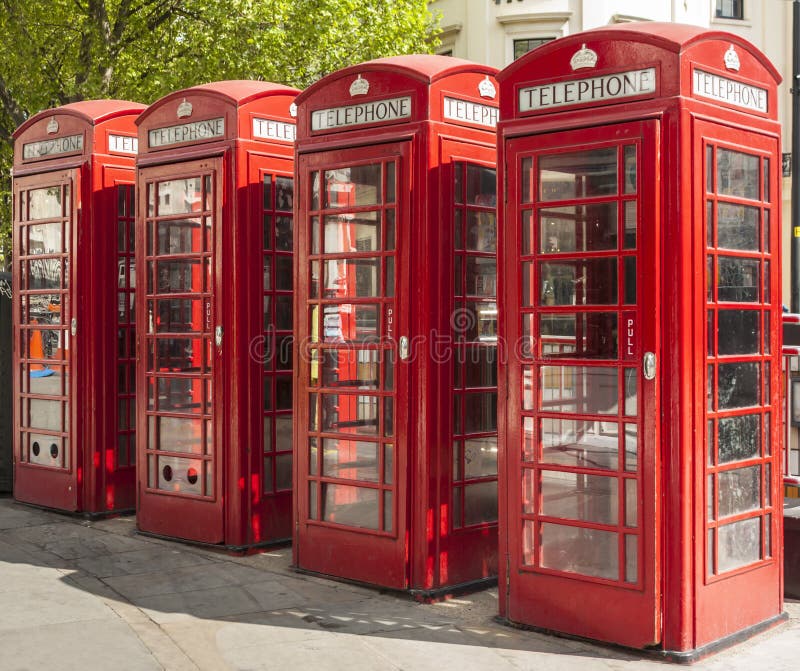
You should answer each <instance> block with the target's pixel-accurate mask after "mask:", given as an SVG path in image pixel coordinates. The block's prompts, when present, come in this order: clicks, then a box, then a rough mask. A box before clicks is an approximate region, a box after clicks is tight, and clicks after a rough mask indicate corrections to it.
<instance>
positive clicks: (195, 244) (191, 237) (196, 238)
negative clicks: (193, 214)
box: [156, 217, 203, 254]
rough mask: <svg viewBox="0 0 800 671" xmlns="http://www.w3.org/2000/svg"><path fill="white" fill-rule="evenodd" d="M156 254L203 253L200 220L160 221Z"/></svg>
mask: <svg viewBox="0 0 800 671" xmlns="http://www.w3.org/2000/svg"><path fill="white" fill-rule="evenodd" d="M156 226H157V231H158V242H157V250H156V254H199V253H200V252H202V251H203V236H202V229H201V224H200V218H199V217H198V218H194V219H178V220H172V221H159V222H157V224H156Z"/></svg>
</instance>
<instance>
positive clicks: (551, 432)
mask: <svg viewBox="0 0 800 671" xmlns="http://www.w3.org/2000/svg"><path fill="white" fill-rule="evenodd" d="M617 426H618V425H617V424H616V422H584V421H581V420H575V419H551V418H543V419H542V420H541V425H540V428H541V430H540V436H541V442H542V462H543V463H546V464H558V465H561V466H576V467H580V468H607V469H611V470H614V469H616V468H617V461H618V454H619V431H618V428H617ZM631 426H634V427H635V426H636V425H635V424H634V425H631ZM634 437H635V434H634ZM634 447H635V446H634ZM634 464H635V453H634Z"/></svg>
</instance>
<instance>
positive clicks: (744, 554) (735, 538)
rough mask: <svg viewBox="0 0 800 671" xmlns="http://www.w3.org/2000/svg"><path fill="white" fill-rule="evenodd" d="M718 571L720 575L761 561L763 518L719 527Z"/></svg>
mask: <svg viewBox="0 0 800 671" xmlns="http://www.w3.org/2000/svg"><path fill="white" fill-rule="evenodd" d="M717 532H718V534H719V538H718V547H719V555H718V557H717V569H718V571H719V572H720V573H722V572H723V571H730V570H732V569H735V568H738V567H740V566H746V565H747V564H751V563H753V562H756V561H758V560H759V559H761V518H760V517H756V518H753V519H749V520H741V521H739V522H734V523H733V524H726V525H724V526H721V527H719V529H718V530H717Z"/></svg>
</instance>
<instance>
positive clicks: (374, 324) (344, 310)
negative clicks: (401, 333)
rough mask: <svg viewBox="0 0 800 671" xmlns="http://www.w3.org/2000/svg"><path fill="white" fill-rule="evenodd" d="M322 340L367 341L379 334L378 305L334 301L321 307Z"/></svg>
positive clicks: (333, 341) (330, 341) (341, 341)
mask: <svg viewBox="0 0 800 671" xmlns="http://www.w3.org/2000/svg"><path fill="white" fill-rule="evenodd" d="M322 315H323V326H322V328H323V342H326V343H344V342H369V341H375V340H377V338H378V336H379V335H380V331H379V328H380V321H379V316H380V306H379V305H377V304H369V303H336V304H327V305H324V306H323V307H322Z"/></svg>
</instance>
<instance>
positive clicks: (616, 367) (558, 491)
mask: <svg viewBox="0 0 800 671" xmlns="http://www.w3.org/2000/svg"><path fill="white" fill-rule="evenodd" d="M658 130H659V127H658V124H657V122H637V123H626V124H618V125H613V126H605V127H601V128H592V129H588V130H584V131H573V132H569V133H566V132H561V133H552V134H545V135H536V136H530V137H527V138H523V139H517V140H511V141H510V142H509V153H508V166H509V171H510V172H509V175H508V189H509V193H508V196H509V198H508V199H509V217H510V222H514V224H513V225H511V224H510V223H507V224H506V228H505V230H506V231H508V238H509V239H507V240H506V241H505V260H506V267H507V268H508V269H509V277H510V280H509V285H508V288H507V290H506V307H507V318H506V319H507V322H506V323H507V333H508V337H509V342H510V343H517V344H518V346H517V347H516V349H517V355H516V356H513V357H510V359H509V364H508V369H507V373H508V377H507V380H508V391H507V393H508V403H507V408H508V410H507V417H506V431H507V440H506V445H508V446H509V448H508V454H507V457H506V459H507V465H506V472H507V480H506V484H505V486H506V497H507V498H506V502H505V503H506V506H507V515H508V524H507V531H506V532H505V533H506V538H507V543H506V547H505V548H504V549H505V551H506V552H507V553H508V557H507V559H508V564H507V566H508V576H507V578H508V581H507V594H506V595H505V596H506V615H507V616H508V618H509V619H510V620H512V621H520V622H526V623H529V624H534V625H535V626H539V627H542V628H545V629H553V630H557V631H563V632H568V633H572V634H575V635H578V636H586V637H589V638H595V639H601V640H602V639H605V640H613V641H615V642H617V643H623V644H626V645H630V646H633V647H643V646H645V645H649V644H654V643H657V642H659V641H660V640H661V633H660V632H661V616H660V602H659V592H660V589H659V580H660V575H659V571H660V568H659V558H658V557H659V555H658V533H659V528H658V524H659V515H658V505H657V501H658V473H659V470H658V469H659V459H658V442H657V441H658V426H657V425H658V422H656V421H654V420H653V418H655V417H657V416H658V412H657V409H658V393H657V385H658V354H659V351H658V337H657V325H658V324H657V322H658V276H659V273H658V266H657V235H658V224H659V222H658V208H657V205H658V203H657V194H658V186H657V167H658V152H657V146H658ZM598 613H603V615H602V617H599V616H598Z"/></svg>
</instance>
